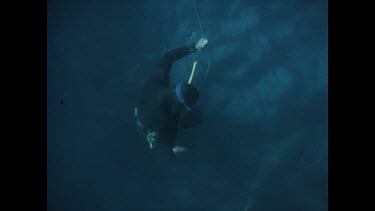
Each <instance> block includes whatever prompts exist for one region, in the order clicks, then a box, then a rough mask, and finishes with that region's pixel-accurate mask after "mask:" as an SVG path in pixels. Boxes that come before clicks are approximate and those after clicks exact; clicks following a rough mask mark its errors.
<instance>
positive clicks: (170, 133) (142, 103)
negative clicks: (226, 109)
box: [134, 38, 208, 154]
mask: <svg viewBox="0 0 375 211" xmlns="http://www.w3.org/2000/svg"><path fill="white" fill-rule="evenodd" d="M207 42H208V40H207V39H205V38H200V40H199V41H198V42H197V43H194V44H190V45H186V46H182V47H178V48H176V49H173V50H171V51H168V52H167V53H165V54H164V55H163V56H162V57H161V59H160V60H159V62H158V65H157V67H156V70H155V72H153V73H152V74H151V75H150V76H149V78H148V79H147V80H146V82H145V84H144V85H143V87H142V89H141V93H140V99H139V102H138V103H137V106H136V107H135V111H134V112H135V113H134V115H135V118H136V123H137V126H138V128H139V129H140V130H141V132H142V133H143V134H144V136H145V137H146V140H147V142H148V144H149V146H150V148H151V149H153V148H154V147H155V145H156V144H157V143H162V144H165V145H167V146H170V147H171V148H172V152H173V154H177V153H179V152H182V151H185V150H187V148H188V147H187V146H183V145H181V144H179V143H178V141H177V140H178V135H179V132H180V131H181V130H184V129H188V128H192V127H194V126H196V125H198V124H199V123H201V122H202V121H203V115H202V112H201V111H200V109H199V108H197V106H196V103H197V101H198V99H199V92H198V90H197V89H196V88H195V87H194V86H193V85H192V84H191V83H190V82H191V80H190V81H189V82H188V83H186V82H181V83H178V84H177V86H175V87H171V86H170V80H169V74H170V71H171V68H172V65H173V63H174V62H175V61H177V60H179V59H181V58H183V57H184V56H186V55H189V54H191V53H194V52H197V51H200V50H201V49H203V48H204V47H205V45H206V44H207ZM193 69H195V64H194V68H193Z"/></svg>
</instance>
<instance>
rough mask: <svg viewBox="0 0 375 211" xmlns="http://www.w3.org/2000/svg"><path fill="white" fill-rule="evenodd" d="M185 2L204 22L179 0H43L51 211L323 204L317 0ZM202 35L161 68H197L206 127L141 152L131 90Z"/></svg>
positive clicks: (180, 76) (175, 76) (323, 25)
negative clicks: (181, 145) (180, 141)
mask: <svg viewBox="0 0 375 211" xmlns="http://www.w3.org/2000/svg"><path fill="white" fill-rule="evenodd" d="M195 5H196V8H197V12H198V15H199V17H200V23H201V26H202V29H201V28H200V25H199V20H198V18H197V14H196V11H195V8H194V4H193V1H191V0H126V1H125V0H74V1H73V0H64V1H58V0H48V1H47V79H48V81H47V207H48V210H49V211H67V210H69V211H75V210H80V211H82V210H98V211H102V210H111V211H117V210H127V211H128V210H129V211H133V210H134V211H154V210H155V211H159V210H160V211H163V210H164V211H172V210H173V211H185V210H186V211H188V210H192V211H195V210H202V211H203V210H207V211H211V210H212V211H221V210H222V211H236V210H238V211H249V210H255V211H258V210H259V211H263V210H264V211H268V210H270V211H273V210H281V211H284V210H285V211H294V210H296V211H299V210H301V211H302V210H303V211H310V210H311V211H321V210H323V211H324V210H328V14H327V13H328V11H327V10H328V3H327V1H324V0H233V1H224V0H215V1H213V0H196V1H195ZM202 32H203V33H202ZM201 36H205V37H206V38H207V39H208V44H207V46H206V47H205V48H204V49H203V50H202V51H200V52H197V53H195V54H192V55H189V56H187V57H185V58H183V59H181V60H179V61H178V62H177V63H175V65H174V66H173V69H172V73H171V74H172V84H177V83H178V82H179V81H182V80H187V79H188V77H189V75H190V70H191V68H192V64H193V61H195V60H197V61H198V62H199V63H198V66H197V69H196V75H195V76H194V79H193V84H195V85H196V86H197V87H198V88H199V90H200V92H201V98H200V106H201V107H202V109H203V111H204V113H205V121H204V123H202V124H201V125H199V126H198V127H196V128H194V129H192V130H191V131H190V132H191V135H190V136H191V140H193V143H194V144H193V146H192V148H191V150H189V151H187V152H184V153H183V154H181V155H179V156H171V155H170V153H169V152H168V151H167V149H166V148H165V147H163V146H160V147H159V146H157V147H156V148H155V149H153V150H151V149H150V148H149V146H148V144H147V142H146V140H145V139H144V138H143V137H141V136H140V135H139V133H138V131H137V127H136V124H135V120H134V106H135V105H136V103H137V99H138V94H139V91H140V88H141V85H142V84H143V83H144V81H145V79H146V78H147V76H148V75H149V74H150V73H152V71H153V70H154V69H153V67H154V66H155V64H156V63H157V61H158V59H159V58H160V57H161V55H162V54H163V53H165V52H166V51H168V50H170V49H173V48H175V47H179V46H182V45H185V44H189V43H192V42H196V41H197V40H198V39H199V38H200V37H201ZM207 71H208V73H207V78H206V80H204V76H205V74H206V72H207Z"/></svg>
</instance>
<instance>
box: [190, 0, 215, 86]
mask: <svg viewBox="0 0 375 211" xmlns="http://www.w3.org/2000/svg"><path fill="white" fill-rule="evenodd" d="M192 1H193V5H194V9H195V14H196V16H197V19H198V23H199V27H200V29H201V32H202V37H205V35H204V32H203V28H202V24H201V20H200V17H199V14H198V9H197V6H196V5H195V1H194V0H192ZM193 59H194V54H193ZM197 63H198V61H194V64H193V68H192V70H191V74H190V78H189V82H188V83H189V84H190V83H191V80H192V78H193V76H194V72H195V67H196V65H197ZM210 63H211V58H210V56H208V65H207V69H206V73H205V76H204V79H203V81H202V84H201V85H200V87H201V86H202V85H203V84H204V82H205V81H206V78H207V75H208V70H209V68H210Z"/></svg>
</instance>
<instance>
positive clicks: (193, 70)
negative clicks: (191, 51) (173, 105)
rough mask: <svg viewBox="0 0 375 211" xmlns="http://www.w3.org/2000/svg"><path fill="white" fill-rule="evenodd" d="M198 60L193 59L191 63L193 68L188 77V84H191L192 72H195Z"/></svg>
mask: <svg viewBox="0 0 375 211" xmlns="http://www.w3.org/2000/svg"><path fill="white" fill-rule="evenodd" d="M197 63H198V61H195V62H194V64H193V69H192V70H191V74H190V78H189V82H188V84H191V81H192V80H193V76H194V72H195V67H196V66H197Z"/></svg>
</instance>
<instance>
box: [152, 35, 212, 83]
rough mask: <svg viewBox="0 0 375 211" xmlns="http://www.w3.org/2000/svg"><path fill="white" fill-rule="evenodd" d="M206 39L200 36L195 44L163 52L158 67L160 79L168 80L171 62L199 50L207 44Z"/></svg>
mask: <svg viewBox="0 0 375 211" xmlns="http://www.w3.org/2000/svg"><path fill="white" fill-rule="evenodd" d="M207 42H208V40H207V39H204V38H201V39H200V40H199V41H198V42H197V43H196V44H191V45H186V46H183V47H179V48H176V49H173V50H171V51H168V52H167V53H165V54H164V55H163V56H162V58H161V59H160V61H159V65H158V69H159V71H160V73H159V74H161V76H162V77H161V78H162V80H165V81H169V73H170V71H171V67H172V64H173V63H174V62H175V61H177V60H179V59H181V58H182V57H184V56H187V55H189V54H190V53H194V52H196V51H199V50H201V49H202V48H204V46H205V45H206V44H207Z"/></svg>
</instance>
